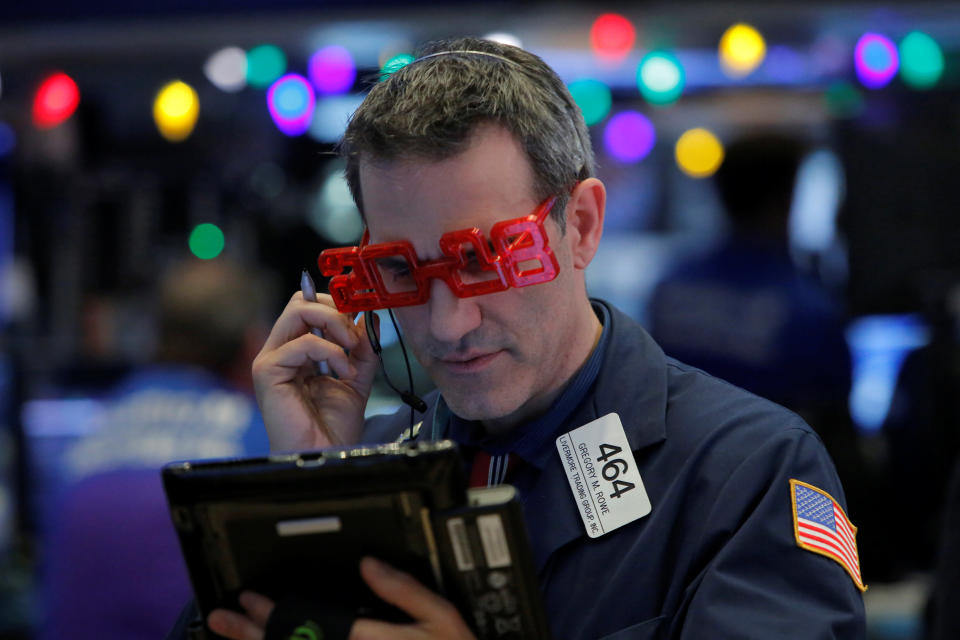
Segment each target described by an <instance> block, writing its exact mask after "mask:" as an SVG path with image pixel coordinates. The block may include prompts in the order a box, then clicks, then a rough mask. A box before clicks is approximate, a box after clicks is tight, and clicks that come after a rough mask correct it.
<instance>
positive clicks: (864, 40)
mask: <svg viewBox="0 0 960 640" xmlns="http://www.w3.org/2000/svg"><path fill="white" fill-rule="evenodd" d="M853 58H854V67H855V68H856V70H857V77H858V78H859V79H860V82H861V83H862V84H863V86H865V87H867V88H868V89H880V88H881V87H885V86H887V84H889V82H890V80H892V79H893V76H895V75H897V69H898V68H899V66H900V56H899V54H898V53H897V48H896V47H895V46H894V44H893V42H891V41H890V38H887V37H886V36H883V35H880V34H879V33H865V34H863V35H862V36H860V39H859V40H857V46H856V49H855V50H854V54H853Z"/></svg>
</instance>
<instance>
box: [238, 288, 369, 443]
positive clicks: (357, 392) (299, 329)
mask: <svg viewBox="0 0 960 640" xmlns="http://www.w3.org/2000/svg"><path fill="white" fill-rule="evenodd" d="M358 324H359V326H358V325H355V324H354V322H353V319H352V318H351V317H350V316H349V315H346V314H342V313H340V312H338V311H337V309H336V307H335V306H334V304H333V300H332V298H330V296H328V295H325V294H321V295H318V296H317V302H307V301H304V299H303V295H302V294H301V293H300V292H297V293H295V294H294V295H293V297H292V298H291V299H290V302H289V303H288V304H287V306H286V308H284V310H283V313H281V314H280V317H279V318H277V321H276V323H274V325H273V329H272V330H271V331H270V336H269V337H268V338H267V341H266V343H265V344H264V345H263V349H261V350H260V353H259V354H258V355H257V357H256V359H255V360H254V361H253V384H254V388H255V389H256V393H257V402H258V403H259V405H260V410H261V412H262V413H263V419H264V423H265V424H266V427H267V435H269V437H270V448H271V450H273V451H275V452H279V451H298V450H304V449H320V448H324V447H329V446H335V445H343V444H353V443H355V442H357V440H358V439H359V437H360V431H361V429H362V427H363V412H364V408H365V407H366V404H367V398H368V396H369V395H370V387H371V386H372V384H373V378H374V375H375V374H376V371H377V356H376V354H374V352H373V348H372V347H371V346H370V343H369V341H368V340H367V336H366V330H365V328H364V326H363V323H362V322H361V323H358ZM314 327H316V328H318V329H320V330H322V331H323V337H322V338H321V337H319V336H315V335H313V334H312V333H310V329H311V328H314ZM348 352H349V353H348ZM319 361H326V362H327V363H328V364H329V366H330V369H331V370H332V371H333V372H334V373H336V375H337V377H333V376H324V375H318V374H317V373H316V371H315V363H316V362H319Z"/></svg>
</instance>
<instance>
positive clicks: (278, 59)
mask: <svg viewBox="0 0 960 640" xmlns="http://www.w3.org/2000/svg"><path fill="white" fill-rule="evenodd" d="M286 70H287V56H285V55H284V53H283V51H281V50H280V49H278V48H277V47H275V46H273V45H272V44H262V45H260V46H259V47H254V48H253V49H251V50H250V51H248V52H247V84H249V85H250V86H251V87H255V88H257V89H266V88H267V87H269V86H270V85H271V84H273V81H274V80H276V79H277V78H279V77H280V76H282V75H283V73H284V71H286Z"/></svg>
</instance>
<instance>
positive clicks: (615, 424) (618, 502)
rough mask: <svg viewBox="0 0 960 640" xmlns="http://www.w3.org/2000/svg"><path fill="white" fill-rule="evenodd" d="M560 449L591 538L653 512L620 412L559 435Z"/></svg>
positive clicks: (561, 459)
mask: <svg viewBox="0 0 960 640" xmlns="http://www.w3.org/2000/svg"><path fill="white" fill-rule="evenodd" d="M557 451H558V452H559V454H560V461H561V462H562V463H563V469H564V471H565V472H566V474H567V480H569V481H570V490H571V491H572V492H573V500H574V502H575V503H576V505H577V509H578V510H579V511H580V517H581V518H582V519H583V526H584V527H585V528H586V530H587V535H589V536H590V537H591V538H598V537H600V536H602V535H604V534H605V533H609V532H611V531H613V530H614V529H617V528H619V527H622V526H623V525H625V524H628V523H630V522H633V521H634V520H637V519H639V518H642V517H644V516H645V515H647V514H648V513H650V509H651V505H650V498H649V497H648V496H647V491H646V489H645V488H644V486H643V480H642V479H641V478H640V472H639V471H638V470H637V466H636V462H635V461H634V459H633V452H632V451H631V450H630V444H629V443H628V442H627V434H626V433H624V431H623V424H622V423H621V422H620V416H618V415H617V414H616V413H608V414H607V415H605V416H603V417H601V418H597V419H596V420H594V421H593V422H589V423H587V424H585V425H583V426H582V427H579V428H577V429H574V430H573V431H569V432H567V433H565V434H563V435H561V436H560V437H559V438H557Z"/></svg>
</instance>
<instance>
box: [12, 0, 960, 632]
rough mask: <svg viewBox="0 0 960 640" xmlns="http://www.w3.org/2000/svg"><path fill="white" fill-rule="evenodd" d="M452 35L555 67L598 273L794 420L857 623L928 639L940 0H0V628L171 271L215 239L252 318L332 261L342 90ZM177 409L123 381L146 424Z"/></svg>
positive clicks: (953, 54) (945, 379)
mask: <svg viewBox="0 0 960 640" xmlns="http://www.w3.org/2000/svg"><path fill="white" fill-rule="evenodd" d="M458 35H478V36H485V37H490V38H494V39H500V40H504V41H508V42H512V43H515V44H520V45H521V46H523V47H525V48H527V49H529V50H530V51H532V52H534V53H536V54H538V55H540V56H541V57H543V58H544V60H545V61H546V62H547V63H548V64H549V65H551V66H552V67H553V68H554V69H556V70H557V72H558V73H559V74H560V76H561V77H562V78H563V80H564V81H565V82H567V83H568V85H569V87H570V89H571V92H572V93H573V95H574V97H575V99H576V100H577V103H578V105H579V106H580V107H581V109H582V110H583V112H584V116H585V118H586V120H587V123H588V125H589V126H590V131H591V135H592V137H593V143H594V147H595V149H596V152H597V160H598V167H599V170H598V171H599V177H600V178H601V179H603V181H604V182H605V183H606V185H607V187H608V193H609V202H608V208H607V221H606V233H605V235H604V237H603V240H602V245H601V249H600V251H599V253H598V256H597V259H596V260H595V261H594V263H593V264H591V266H590V269H589V270H588V273H587V278H588V287H589V290H590V292H591V294H592V295H594V296H597V297H601V298H605V299H608V300H610V301H611V302H612V303H614V304H616V305H617V306H619V307H620V308H622V309H624V310H625V311H628V312H630V313H632V314H633V315H634V316H635V317H636V318H637V319H639V320H640V321H641V322H643V323H644V324H645V325H646V326H648V327H650V328H651V330H653V331H654V334H655V336H656V337H657V338H658V340H660V341H661V342H662V343H664V345H665V348H666V350H667V352H668V353H671V348H670V346H669V345H670V343H671V342H672V341H676V342H677V345H678V346H677V347H676V348H677V349H678V350H679V349H681V348H682V349H684V350H683V352H682V356H681V354H680V353H677V355H678V356H680V357H682V358H683V359H686V360H689V361H690V362H691V364H695V365H697V366H701V367H703V368H704V369H706V370H707V371H715V372H717V373H718V374H719V375H724V376H729V377H731V378H736V379H734V382H736V383H738V384H741V385H743V386H745V387H747V388H748V389H751V390H753V391H755V392H757V393H760V394H762V395H768V396H770V397H773V398H774V399H776V400H778V401H779V402H782V403H784V404H786V405H787V406H788V407H789V408H791V409H793V410H795V411H797V412H798V413H800V414H801V415H803V416H804V417H805V418H806V419H807V420H808V421H809V422H810V423H811V425H812V426H813V427H814V428H815V429H817V431H818V432H819V433H820V434H821V437H822V438H823V440H824V442H825V443H826V444H827V447H828V449H829V450H830V452H831V455H832V456H833V458H834V460H835V462H836V464H837V467H838V471H839V473H840V476H841V479H842V481H843V482H844V486H845V487H846V491H847V498H848V502H849V515H850V517H851V520H852V521H853V522H854V524H856V525H857V526H858V527H860V532H859V534H858V542H859V545H860V550H861V557H862V566H863V576H864V579H865V581H866V582H867V583H868V584H869V585H870V589H869V590H868V591H867V592H866V594H865V600H866V604H867V613H868V623H869V629H870V634H871V637H872V638H878V639H884V638H889V639H908V638H923V637H925V636H924V634H925V632H926V624H925V621H926V620H928V619H929V616H930V615H932V614H931V611H930V610H929V607H928V603H929V602H930V601H931V594H932V592H933V576H934V575H935V571H936V566H937V561H938V557H939V553H940V552H939V550H940V548H941V546H942V545H944V544H950V543H951V540H950V539H949V538H944V537H943V536H942V535H941V530H942V524H941V523H942V519H943V507H944V503H945V500H946V493H947V485H948V480H949V477H950V475H951V470H952V469H953V467H954V465H955V463H956V461H957V458H958V455H960V436H958V419H960V348H958V343H960V224H958V216H960V213H958V212H960V187H958V182H957V178H956V175H957V172H958V169H960V6H958V5H956V4H953V3H951V2H930V3H915V2H909V3H908V2H890V3H885V4H877V3H865V2H842V3H840V2H838V3H829V2H818V1H812V2H810V1H807V2H799V1H796V2H773V3H770V2H768V3H760V2H757V3H735V2H714V3H708V2H687V1H676V2H663V3H657V2H632V3H616V2H611V3H599V4H598V3H593V2H591V3H587V2H568V3H562V4H559V3H553V2H484V3H478V2H473V3H470V2H456V1H448V2H385V1H382V2H377V1H370V0H368V1H359V2H358V1H354V2H347V1H323V0H319V1H318V0H314V1H312V2H311V1H307V0H282V1H272V2H271V1H268V0H242V1H239V2H237V1H234V2H226V1H220V0H196V1H193V2H180V1H177V2H167V3H150V4H147V3H124V2H121V1H120V0H90V1H88V2H85V3H83V4H81V5H78V4H76V3H73V2H68V1H67V0H55V1H52V2H45V3H4V5H3V6H0V639H4V638H18V639H23V638H34V637H40V636H39V635H38V634H39V633H40V630H41V628H42V626H43V624H42V623H43V621H44V620H46V619H47V617H48V616H49V614H50V612H51V610H52V607H53V605H52V604H51V602H50V599H51V597H50V596H49V594H50V593H56V594H58V595H57V598H58V599H60V600H62V599H64V598H70V597H71V596H70V595H69V594H66V595H65V591H64V590H62V589H61V590H57V588H56V587H57V586H62V585H50V584H48V583H46V582H45V581H49V580H51V579H52V578H51V577H50V576H51V575H54V574H51V572H50V571H49V569H50V566H49V565H50V563H51V559H52V558H54V557H55V556H56V549H54V548H51V546H50V545H51V544H52V543H50V542H49V540H50V539H51V532H53V531H55V530H56V529H57V526H58V518H60V516H61V515H62V513H63V511H62V505H63V503H62V500H63V497H64V496H65V495H68V494H67V491H68V490H69V489H70V488H71V485H72V484H73V483H75V482H76V480H77V477H76V474H75V472H74V471H75V468H76V466H77V464H78V462H77V461H78V460H79V459H80V457H81V456H82V452H83V451H85V450H92V449H91V445H90V443H91V442H94V441H95V440H94V438H95V435H96V434H97V433H98V432H99V431H101V429H104V428H106V427H105V425H108V424H113V423H115V422H116V415H115V413H116V412H115V411H113V410H112V409H111V407H113V406H114V405H113V404H112V403H113V401H114V400H115V397H116V394H117V388H118V387H117V385H118V384H120V383H122V381H124V380H128V379H129V376H131V374H132V373H134V372H137V371H141V370H143V369H144V368H145V367H148V366H151V365H152V363H155V361H156V359H157V358H158V357H161V358H162V357H163V356H162V354H161V353H160V352H162V351H163V349H162V346H163V344H164V342H163V340H162V339H161V338H162V336H163V335H165V334H164V333H163V328H164V326H165V325H164V322H165V320H164V318H165V317H166V316H164V312H163V308H164V307H163V305H162V304H161V302H162V301H161V297H162V296H161V294H160V291H161V288H162V283H163V282H164V278H165V277H166V276H168V275H169V274H170V273H171V272H174V270H175V269H177V268H182V267H183V265H185V264H189V263H191V262H214V263H215V262H223V263H225V264H226V263H229V264H230V265H231V268H233V267H237V268H239V269H240V270H239V271H237V272H238V273H245V274H252V275H245V276H242V277H244V278H249V279H251V280H252V279H256V281H257V283H258V289H257V290H258V291H259V292H260V293H259V294H258V295H257V296H256V304H257V305H258V308H257V309H254V310H251V309H249V308H248V309H246V310H245V313H250V314H253V315H251V316H250V317H253V316H254V315H255V316H257V317H262V318H265V319H270V318H273V317H275V316H276V315H277V314H278V313H279V310H280V309H281V308H282V306H283V304H284V303H285V301H286V299H287V298H288V296H289V294H290V293H291V292H292V291H294V290H295V289H296V288H297V286H298V283H299V276H300V271H301V269H303V268H309V269H311V270H312V271H313V275H314V277H316V278H317V279H318V284H320V285H321V286H322V284H323V281H322V280H321V279H320V278H319V275H320V274H319V273H318V271H317V268H316V259H317V256H318V254H319V253H320V251H321V250H323V249H324V248H327V247H330V246H339V245H350V244H355V243H356V242H357V241H358V239H359V237H360V234H361V232H362V224H361V221H360V218H359V215H358V213H357V211H356V208H355V207H354V205H353V203H352V201H351V199H350V195H349V192H348V189H347V186H346V182H345V181H344V179H343V176H342V169H343V165H342V163H341V161H340V160H339V159H338V158H337V157H336V153H335V151H336V143H337V140H338V138H339V135H340V134H341V133H342V131H343V128H344V125H345V123H346V119H347V118H348V117H349V114H350V113H351V112H352V110H353V109H354V108H355V107H356V105H357V104H359V101H360V100H362V98H363V95H364V93H365V91H366V90H367V88H368V87H369V86H371V84H372V83H375V82H377V81H379V80H380V79H381V78H382V77H385V76H386V75H388V74H389V73H392V72H393V71H395V70H396V69H398V68H400V67H401V66H403V65H404V64H406V63H408V62H410V61H411V60H412V57H411V53H412V52H413V50H414V48H415V47H416V45H417V44H418V43H421V42H424V41H426V40H432V39H437V38H443V37H448V36H458ZM744 141H752V142H748V143H747V146H748V147H749V145H751V144H752V145H754V146H752V147H749V148H750V149H753V150H754V151H756V149H758V148H759V149H760V150H761V153H760V155H759V156H757V155H756V154H755V153H754V155H753V157H754V158H756V157H760V158H764V159H768V158H773V156H774V155H776V154H773V155H771V152H770V149H771V148H773V149H779V150H783V149H785V148H787V147H789V148H790V149H793V150H794V153H793V155H792V156H791V157H790V158H787V157H785V155H783V154H782V155H778V156H777V158H779V159H778V160H776V161H774V160H772V159H771V160H769V161H765V160H760V161H759V162H758V161H756V160H755V159H754V160H749V159H747V160H744V159H743V158H749V157H750V154H749V153H747V155H744V152H743V149H744V148H745V147H744V146H743V145H741V143H742V142H744ZM758 141H759V142H758ZM764 141H766V142H764ZM771 141H773V142H772V143H771ZM770 144H772V145H773V146H772V147H771V146H769V145H770ZM764 145H767V146H764ZM777 162H780V164H776V163H777ZM734 171H736V172H737V179H736V183H735V184H736V186H735V187H731V186H730V184H732V182H731V178H730V177H729V176H731V175H733V173H734ZM774 187H776V188H774ZM731 190H733V191H731ZM731 193H733V196H732V197H731ZM745 220H746V221H747V222H746V223H745V222H744V221H745ZM245 284H249V283H237V284H236V286H235V287H234V286H231V285H227V287H226V289H227V291H233V290H234V289H235V291H236V292H237V295H240V292H243V291H247V290H248V287H246V286H244V285H245ZM197 290H199V289H197ZM185 295H187V294H185ZM212 297H213V296H211V298H212ZM249 306H250V305H249V304H248V305H247V307H249ZM223 313H224V314H229V313H230V311H229V310H226V309H224V311H223ZM383 327H384V331H385V334H387V333H389V332H390V331H391V329H390V328H389V327H388V326H387V323H384V324H383ZM250 337H251V336H249V335H248V336H246V338H250ZM384 338H385V339H384V343H385V344H387V345H391V344H394V343H395V342H396V337H395V335H393V336H391V335H385V336H384ZM237 344H238V345H239V344H240V342H238V343H237ZM237 349H238V351H237V353H236V355H237V357H238V358H239V359H238V360H237V362H242V361H243V358H244V357H246V356H248V355H249V353H248V351H244V350H243V349H241V348H240V347H239V346H238V347H237ZM388 351H390V352H391V353H390V354H389V358H388V360H389V362H388V366H389V367H396V371H397V374H396V375H401V368H402V362H401V361H400V359H399V356H398V354H396V353H394V351H396V349H395V348H391V349H388ZM168 355H169V354H168ZM184 358H186V356H185V355H184V354H182V353H181V354H179V355H178V356H177V357H175V358H174V357H172V356H171V357H168V358H167V361H171V359H172V360H174V361H176V362H179V363H181V364H182V363H183V362H184ZM187 359H189V358H187ZM231 362H232V361H231ZM233 364H236V363H233ZM244 371H245V370H244ZM220 374H222V377H223V378H224V379H225V380H226V379H228V382H229V383H230V384H231V385H232V386H231V387H230V389H231V390H233V391H236V392H237V393H241V394H242V393H247V392H248V391H249V389H245V388H244V387H245V384H246V383H248V381H245V379H244V376H245V375H246V374H237V373H236V370H235V369H231V370H230V371H229V372H220ZM402 375H405V373H404V374H402ZM416 375H417V378H416V379H417V384H418V386H419V387H420V390H421V391H422V390H424V389H425V386H426V385H428V384H429V383H428V381H427V379H426V377H425V376H424V375H423V374H422V373H421V372H416ZM738 376H742V377H738ZM775 382H776V383H779V386H777V385H776V384H774V383H775ZM217 384H219V383H217ZM396 404H397V399H396V398H395V397H394V396H393V395H392V394H391V393H390V392H389V390H382V391H380V392H379V393H377V394H376V395H375V397H374V398H372V400H371V403H370V407H369V410H370V411H371V412H376V411H387V410H391V409H392V407H394V406H395V405H396ZM178 406H180V405H178ZM184 406H188V405H182V406H180V408H179V409H178V408H177V407H176V406H172V405H169V404H164V402H161V401H160V400H157V401H156V402H155V403H154V404H152V405H150V407H148V408H147V409H142V410H143V411H147V412H151V411H152V412H153V413H149V416H151V419H155V420H156V423H157V425H161V426H158V427H157V430H158V431H160V430H162V429H163V428H166V427H164V426H162V425H167V426H169V424H171V422H175V423H177V424H178V425H180V427H179V428H183V425H185V424H186V425H189V424H190V418H191V416H192V415H193V414H192V413H191V412H192V411H196V409H195V408H194V409H184V408H183V407H184ZM178 411H179V413H178ZM213 411H214V410H213V409H211V410H210V411H208V413H210V416H213V417H214V418H217V416H218V415H219V414H217V415H214V414H213V413H211V412H213ZM111 416H112V417H111ZM171 416H172V417H171ZM210 416H207V417H210ZM220 417H222V416H220ZM111 421H113V422H111ZM238 424H239V423H238ZM245 424H246V423H245ZM85 443H86V444H85ZM165 443H166V444H165ZM181 444H183V443H182V441H181ZM134 445H135V446H136V447H139V448H140V450H141V454H143V455H140V458H138V459H143V458H150V459H154V458H156V457H157V456H159V457H160V458H163V452H164V451H169V452H170V455H171V456H173V455H175V454H177V453H180V451H181V450H180V449H175V448H174V445H173V444H170V443H169V442H167V441H165V440H163V439H162V438H159V437H155V438H153V439H151V438H150V437H147V436H143V437H142V438H140V439H138V440H137V442H136V443H134ZM134 445H131V446H134ZM165 446H166V447H169V449H162V447H165ZM144 452H148V453H149V455H147V454H146V453H144ZM138 455H139V454H138ZM203 455H204V452H203V450H202V447H199V446H198V451H197V454H196V456H195V457H203ZM131 517H134V516H133V515H131ZM56 539H62V538H56ZM954 544H960V540H957V541H956V542H955V543H954ZM118 557H119V556H118ZM173 569H174V570H176V571H182V567H175V568H173ZM178 575H179V574H178ZM89 588H90V590H91V591H95V590H96V589H98V588H101V587H100V586H99V585H97V584H91V585H89ZM83 595H84V594H82V593H78V594H76V595H75V597H76V598H81V597H82V596H83ZM144 597H149V594H148V595H146V596H144ZM78 602H80V601H79V600H78ZM171 622H172V620H171ZM117 637H130V636H124V635H118V636H117Z"/></svg>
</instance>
